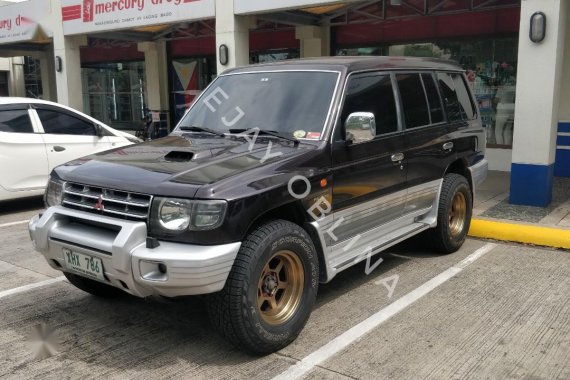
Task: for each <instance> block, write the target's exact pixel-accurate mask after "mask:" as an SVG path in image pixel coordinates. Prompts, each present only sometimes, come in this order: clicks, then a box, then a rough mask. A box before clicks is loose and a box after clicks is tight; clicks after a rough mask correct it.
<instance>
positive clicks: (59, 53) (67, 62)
mask: <svg viewBox="0 0 570 380" xmlns="http://www.w3.org/2000/svg"><path fill="white" fill-rule="evenodd" d="M84 45H87V37H86V36H73V37H64V36H63V35H61V36H59V37H57V38H56V36H55V33H54V38H53V54H54V57H55V58H54V59H55V61H58V57H59V60H61V71H59V72H57V67H56V73H55V83H56V87H57V101H58V103H61V104H64V105H66V106H69V107H71V108H75V109H76V110H79V111H82V110H83V91H82V86H81V57H80V55H79V48H80V47H81V46H84Z"/></svg>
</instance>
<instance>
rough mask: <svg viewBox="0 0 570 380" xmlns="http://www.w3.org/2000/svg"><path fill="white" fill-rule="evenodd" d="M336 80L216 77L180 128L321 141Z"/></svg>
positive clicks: (294, 74) (326, 76)
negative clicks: (255, 132)
mask: <svg viewBox="0 0 570 380" xmlns="http://www.w3.org/2000/svg"><path fill="white" fill-rule="evenodd" d="M338 76H339V74H338V73H334V72H304V71H288V72H263V73H247V74H234V75H227V76H221V77H219V78H218V79H217V80H216V81H215V82H214V83H213V84H212V85H211V86H210V87H209V88H208V89H207V90H206V92H205V93H204V94H203V95H202V96H201V97H200V99H198V102H197V103H196V104H195V105H194V106H193V107H192V108H191V110H190V111H189V112H188V113H187V114H186V115H185V116H184V118H183V119H182V120H181V121H180V123H179V124H178V129H184V128H190V127H199V128H206V129H209V130H212V131H216V132H231V133H240V131H247V130H250V129H253V128H259V129H260V130H266V131H272V132H277V133H279V134H282V135H285V136H289V137H295V138H307V139H313V140H319V139H320V138H321V134H322V132H323V127H324V125H325V121H326V118H327V114H328V112H329V108H330V104H331V101H332V97H333V94H334V90H335V86H336V82H337V78H338Z"/></svg>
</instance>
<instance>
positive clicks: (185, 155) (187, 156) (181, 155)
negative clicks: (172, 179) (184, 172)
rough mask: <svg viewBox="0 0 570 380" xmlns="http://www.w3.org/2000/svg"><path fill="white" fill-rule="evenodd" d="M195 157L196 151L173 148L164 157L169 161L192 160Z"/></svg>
mask: <svg viewBox="0 0 570 380" xmlns="http://www.w3.org/2000/svg"><path fill="white" fill-rule="evenodd" d="M193 157H194V153H192V152H186V151H179V150H173V151H172V152H170V153H168V154H167V155H166V156H164V159H165V160H166V161H169V162H188V161H192V158H193Z"/></svg>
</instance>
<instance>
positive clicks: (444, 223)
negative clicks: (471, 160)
mask: <svg viewBox="0 0 570 380" xmlns="http://www.w3.org/2000/svg"><path fill="white" fill-rule="evenodd" d="M472 214H473V199H472V196H471V188H470V187H469V183H468V182H467V179H466V178H465V177H463V176H461V175H459V174H454V173H450V174H446V175H445V177H444V178H443V185H442V189H441V195H440V198H439V208H438V214H437V227H436V228H434V229H432V230H429V231H428V236H429V237H430V239H431V242H432V246H433V248H434V249H435V250H436V251H438V252H440V253H443V254H449V253H453V252H455V251H457V250H458V249H459V248H461V246H462V245H463V243H464V242H465V239H466V237H467V232H468V231H469V226H470V225H471V216H472Z"/></svg>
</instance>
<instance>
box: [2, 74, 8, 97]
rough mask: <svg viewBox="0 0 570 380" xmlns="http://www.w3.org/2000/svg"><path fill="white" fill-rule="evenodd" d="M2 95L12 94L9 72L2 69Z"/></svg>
mask: <svg viewBox="0 0 570 380" xmlns="http://www.w3.org/2000/svg"><path fill="white" fill-rule="evenodd" d="M0 96H10V94H9V92H8V72H7V71H0Z"/></svg>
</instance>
